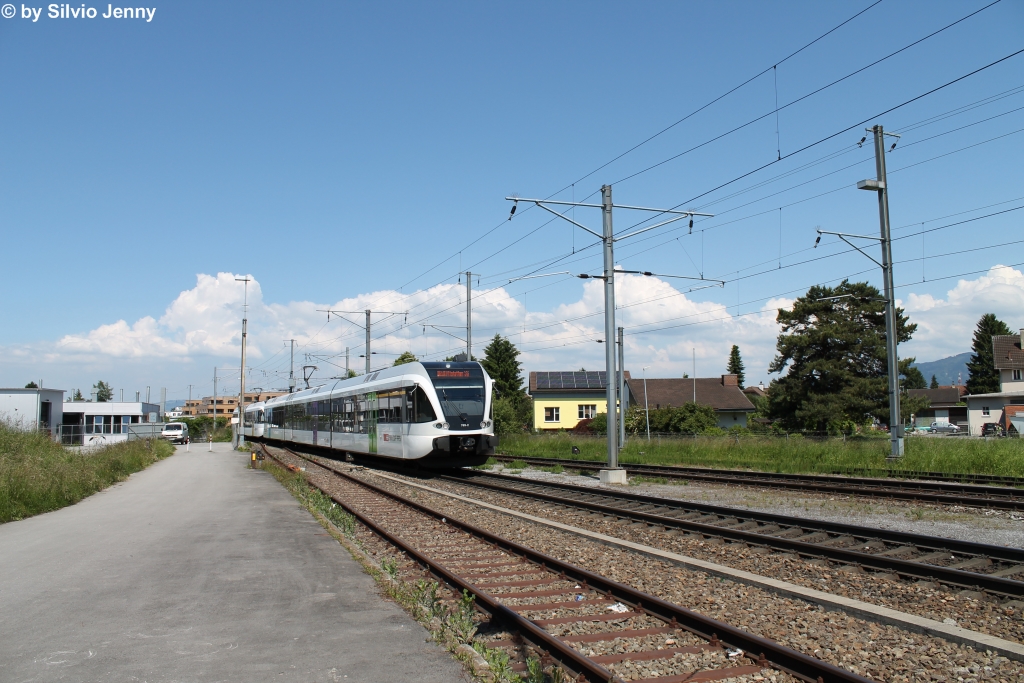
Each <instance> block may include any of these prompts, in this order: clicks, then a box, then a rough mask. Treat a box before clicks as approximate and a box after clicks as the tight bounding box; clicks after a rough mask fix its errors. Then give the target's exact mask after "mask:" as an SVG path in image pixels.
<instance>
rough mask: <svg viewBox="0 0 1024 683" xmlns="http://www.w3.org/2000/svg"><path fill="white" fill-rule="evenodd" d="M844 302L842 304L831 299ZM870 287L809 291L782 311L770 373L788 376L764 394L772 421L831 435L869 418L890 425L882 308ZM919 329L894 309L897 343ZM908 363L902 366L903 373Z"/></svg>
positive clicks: (851, 285) (862, 284)
mask: <svg viewBox="0 0 1024 683" xmlns="http://www.w3.org/2000/svg"><path fill="white" fill-rule="evenodd" d="M834 297H843V298H834ZM880 298H881V297H880V296H879V292H878V290H877V289H876V288H875V287H872V286H871V285H869V284H867V283H866V282H855V283H850V282H849V281H847V280H844V281H843V282H841V283H840V284H839V285H837V286H836V287H822V286H817V285H816V286H814V287H811V288H810V289H809V290H808V291H807V294H806V295H805V296H803V297H800V298H799V299H797V300H796V301H795V302H794V303H793V308H792V309H790V310H786V309H780V310H779V314H778V318H777V321H778V322H779V324H781V325H782V332H781V333H780V334H779V339H778V342H777V344H776V348H777V350H778V355H777V356H776V357H775V359H774V360H773V361H772V364H771V366H770V367H769V368H768V370H769V372H778V373H782V372H783V371H786V375H785V376H784V377H781V378H780V379H778V380H776V381H775V382H773V383H772V387H771V391H769V392H768V401H769V415H770V416H771V417H772V418H773V419H775V420H778V421H779V423H780V425H781V426H782V427H785V428H788V429H808V430H813V431H827V430H832V431H836V430H838V429H846V428H847V427H846V426H847V425H850V424H851V423H854V424H863V423H864V422H866V421H867V420H869V419H870V417H872V416H874V417H877V418H878V419H880V420H882V421H884V422H888V406H889V397H888V386H887V385H888V382H887V366H886V350H885V304H884V303H882V302H881V301H879V299H880ZM916 329H917V325H914V324H912V323H909V322H908V321H907V317H906V316H905V315H904V314H903V309H897V310H896V338H897V343H899V342H906V341H909V340H910V338H911V336H912V335H913V333H914V331H915V330H916ZM912 361H913V359H906V360H905V361H904V362H902V363H900V370H901V372H906V370H907V369H908V368H909V366H910V363H911V362H912Z"/></svg>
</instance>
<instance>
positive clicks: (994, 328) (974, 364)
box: [967, 313, 1012, 394]
mask: <svg viewBox="0 0 1024 683" xmlns="http://www.w3.org/2000/svg"><path fill="white" fill-rule="evenodd" d="M1000 334H1012V333H1011V332H1010V328H1009V327H1007V326H1006V323H1004V322H1003V321H1002V320H1000V319H999V318H997V317H996V314H995V313H986V314H985V315H983V316H981V319H980V320H978V326H977V327H976V328H975V330H974V342H973V343H972V344H971V349H972V350H973V351H974V355H972V356H971V360H969V361H967V370H968V372H970V376H969V377H968V379H967V391H968V392H970V393H972V394H992V393H995V392H997V391H999V371H998V370H996V365H995V358H994V357H993V354H992V337H993V336H996V335H1000Z"/></svg>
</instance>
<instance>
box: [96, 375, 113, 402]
mask: <svg viewBox="0 0 1024 683" xmlns="http://www.w3.org/2000/svg"><path fill="white" fill-rule="evenodd" d="M92 388H93V389H95V390H96V402H97V403H106V402H107V401H109V400H110V399H112V398H113V397H114V390H113V389H112V388H110V385H109V384H107V383H106V382H104V381H103V380H100V381H98V382H96V384H93V385H92Z"/></svg>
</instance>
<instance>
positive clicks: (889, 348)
mask: <svg viewBox="0 0 1024 683" xmlns="http://www.w3.org/2000/svg"><path fill="white" fill-rule="evenodd" d="M865 130H866V131H867V132H868V133H871V134H872V135H873V136H874V142H875V171H876V174H877V176H878V177H877V178H875V179H868V180H861V181H860V182H858V183H857V189H858V190H871V191H874V192H877V193H878V222H879V228H880V232H881V235H880V236H879V237H870V236H868V235H852V234H849V233H840V232H828V231H825V230H820V229H819V230H818V239H817V240H815V242H814V246H818V242H820V241H821V236H822V235H835V236H836V237H838V238H839V239H841V240H843V241H844V242H846V243H847V244H848V245H850V246H851V247H853V248H854V249H856V250H857V251H859V252H860V253H861V254H863V255H864V256H867V257H868V258H869V259H871V260H872V261H874V262H875V263H877V264H878V265H879V266H881V268H882V282H883V283H884V290H885V293H884V296H885V298H884V299H882V301H884V302H885V356H886V361H887V364H888V374H889V440H890V445H891V449H890V453H889V458H888V459H889V460H896V459H898V458H902V457H903V421H902V419H901V418H900V369H899V368H900V365H899V358H898V357H897V355H896V354H897V348H896V345H897V341H898V340H897V339H896V292H895V288H894V286H893V279H892V237H891V235H890V231H889V189H888V187H887V184H886V177H885V136H886V135H889V136H891V137H894V138H897V140H898V139H899V137H900V136H899V135H897V134H895V133H886V132H885V131H884V130H883V129H882V126H872V127H871V128H867V129H865ZM866 139H867V136H866V135H865V136H864V137H863V138H861V144H863V142H864V141H865V140H866ZM895 147H896V143H895V142H894V143H892V147H890V148H889V151H890V152H891V151H892V150H893V149H894V148H895ZM847 238H851V239H861V240H875V241H878V242H879V243H880V244H881V246H882V260H881V262H879V261H878V260H877V259H875V258H874V257H872V256H870V255H868V254H867V253H866V252H865V251H864V250H863V249H861V248H860V247H858V246H857V245H856V244H854V243H853V242H851V241H850V240H849V239H847Z"/></svg>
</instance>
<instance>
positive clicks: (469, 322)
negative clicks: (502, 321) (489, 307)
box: [466, 270, 473, 363]
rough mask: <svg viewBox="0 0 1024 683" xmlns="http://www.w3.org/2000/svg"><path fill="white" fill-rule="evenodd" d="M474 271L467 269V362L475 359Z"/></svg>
mask: <svg viewBox="0 0 1024 683" xmlns="http://www.w3.org/2000/svg"><path fill="white" fill-rule="evenodd" d="M472 282H473V273H471V272H469V271H468V270H467V271H466V362H467V363H468V362H469V361H471V360H473V285H472Z"/></svg>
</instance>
